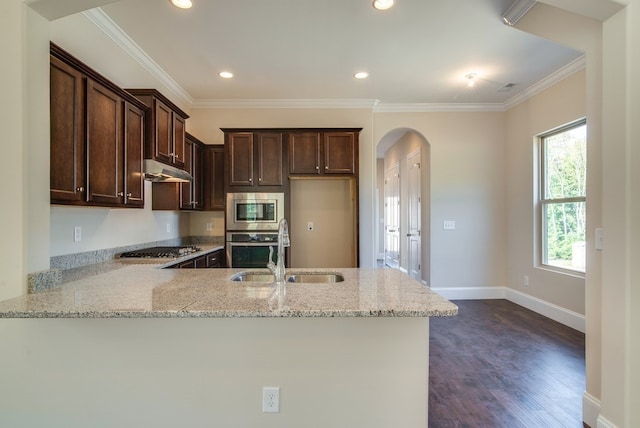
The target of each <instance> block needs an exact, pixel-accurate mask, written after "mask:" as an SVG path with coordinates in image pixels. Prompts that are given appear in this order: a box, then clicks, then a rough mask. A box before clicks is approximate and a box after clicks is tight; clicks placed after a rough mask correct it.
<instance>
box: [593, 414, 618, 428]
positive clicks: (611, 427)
mask: <svg viewBox="0 0 640 428" xmlns="http://www.w3.org/2000/svg"><path fill="white" fill-rule="evenodd" d="M596 427H597V428H618V426H617V425H616V424H614V423H613V422H611V421H609V420H607V418H605V417H604V416H602V415H600V416H598V424H597V425H596Z"/></svg>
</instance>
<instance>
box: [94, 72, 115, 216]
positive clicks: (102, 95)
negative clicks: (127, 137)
mask: <svg viewBox="0 0 640 428" xmlns="http://www.w3.org/2000/svg"><path fill="white" fill-rule="evenodd" d="M122 107H123V106H122V99H121V98H120V97H119V96H118V95H117V94H115V93H114V92H113V91H111V90H109V89H108V88H106V87H104V86H103V85H101V84H99V83H97V82H95V81H93V80H92V79H87V113H86V117H87V139H86V144H87V146H86V147H87V173H88V180H87V186H86V187H87V201H89V202H95V203H97V204H106V205H118V204H120V203H124V200H123V197H124V193H123V191H124V183H123V178H124V150H123V149H124V139H123V131H122V124H123V119H122V118H123V116H122V114H123V113H122V112H123V110H122Z"/></svg>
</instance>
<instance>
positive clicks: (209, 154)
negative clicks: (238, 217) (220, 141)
mask: <svg viewBox="0 0 640 428" xmlns="http://www.w3.org/2000/svg"><path fill="white" fill-rule="evenodd" d="M204 159H205V165H204V173H205V178H204V192H205V209H207V210H212V211H224V208H225V202H226V201H225V197H224V180H225V173H224V146H222V145H219V146H208V147H206V148H205V149H204Z"/></svg>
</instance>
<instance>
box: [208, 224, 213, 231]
mask: <svg viewBox="0 0 640 428" xmlns="http://www.w3.org/2000/svg"><path fill="white" fill-rule="evenodd" d="M212 230H213V225H212V224H211V223H207V232H211V231H212Z"/></svg>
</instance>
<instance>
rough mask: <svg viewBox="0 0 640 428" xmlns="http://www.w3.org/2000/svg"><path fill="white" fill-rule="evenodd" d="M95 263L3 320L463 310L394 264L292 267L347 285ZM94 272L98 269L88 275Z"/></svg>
mask: <svg viewBox="0 0 640 428" xmlns="http://www.w3.org/2000/svg"><path fill="white" fill-rule="evenodd" d="M100 265H101V267H96V266H94V267H93V268H90V267H87V268H86V269H85V270H86V271H87V272H85V275H78V277H79V278H78V279H75V280H71V281H69V282H67V283H65V284H63V285H62V286H60V287H56V288H52V289H50V290H46V291H42V292H38V293H34V294H28V295H25V296H20V297H17V298H14V299H9V300H5V301H2V302H0V318H207V317H210V318H216V317H226V318H234V317H238V318H242V317H432V316H453V315H456V314H457V312H458V308H457V306H456V305H454V304H453V303H451V302H449V301H448V300H446V299H445V298H443V297H441V296H440V295H438V294H436V293H434V292H432V291H431V290H430V289H429V288H428V287H425V286H424V285H423V284H421V283H420V282H418V281H415V280H413V279H411V278H410V277H409V276H408V275H406V274H404V273H402V272H399V271H397V270H394V269H353V268H349V269H343V268H339V269H288V270H287V273H288V274H291V273H300V272H339V273H341V274H342V275H343V276H344V282H336V283H326V284H317V283H287V284H286V287H285V289H284V290H283V289H280V290H278V292H274V291H275V290H276V287H275V285H274V284H273V283H269V282H237V281H232V280H231V279H230V278H231V277H232V276H233V275H234V274H236V273H238V272H241V271H260V272H264V273H268V271H267V270H266V269H162V268H161V267H162V266H166V263H165V264H163V265H159V264H153V263H140V264H139V263H135V262H131V261H118V260H114V261H112V262H107V263H102V264H100ZM89 270H92V272H88V271H89Z"/></svg>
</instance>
